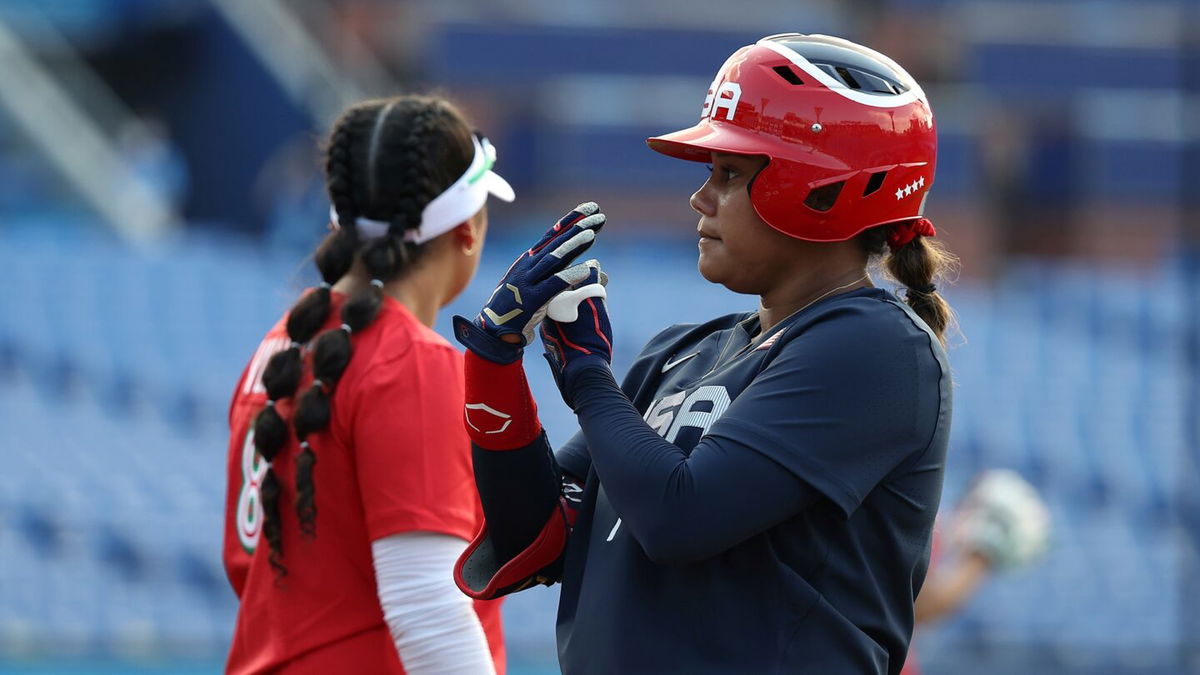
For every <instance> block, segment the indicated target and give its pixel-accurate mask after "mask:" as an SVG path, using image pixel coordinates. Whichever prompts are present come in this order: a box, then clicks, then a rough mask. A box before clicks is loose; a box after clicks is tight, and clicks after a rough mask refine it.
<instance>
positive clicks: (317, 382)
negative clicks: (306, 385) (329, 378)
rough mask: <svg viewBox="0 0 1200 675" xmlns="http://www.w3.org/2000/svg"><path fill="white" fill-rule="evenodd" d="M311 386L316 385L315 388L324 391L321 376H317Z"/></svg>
mask: <svg viewBox="0 0 1200 675" xmlns="http://www.w3.org/2000/svg"><path fill="white" fill-rule="evenodd" d="M312 386H314V387H316V388H317V389H320V390H321V391H325V382H324V381H322V380H321V378H319V377H318V378H317V379H315V380H313V382H312Z"/></svg>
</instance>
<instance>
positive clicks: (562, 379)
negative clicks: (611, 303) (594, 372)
mask: <svg viewBox="0 0 1200 675" xmlns="http://www.w3.org/2000/svg"><path fill="white" fill-rule="evenodd" d="M589 262H592V261H589ZM606 282H607V277H606V275H605V274H604V273H603V272H602V271H601V270H600V268H599V265H596V266H595V267H593V268H592V269H590V270H589V272H588V278H587V280H586V281H585V282H583V283H581V284H578V285H577V286H576V287H575V288H573V289H571V290H568V291H564V292H563V293H562V294H561V296H560V297H558V298H555V299H554V301H553V302H552V303H551V305H550V312H549V315H548V316H547V317H546V320H545V321H543V322H542V326H541V335H542V344H543V345H544V346H545V348H546V353H545V355H546V361H548V362H549V363H550V370H551V372H552V373H553V374H554V380H555V382H557V383H558V390H559V392H561V393H562V396H563V400H564V401H566V402H567V405H569V406H571V407H572V408H574V407H575V405H574V403H573V399H574V397H573V395H572V393H571V378H572V376H573V375H574V374H575V373H577V372H579V370H581V369H582V368H584V367H585V366H587V365H594V364H603V365H604V366H605V367H607V366H608V365H609V364H611V363H612V324H611V323H610V322H609V320H608V307H607V305H606V297H607V294H606V293H605V291H604V284H605V283H606Z"/></svg>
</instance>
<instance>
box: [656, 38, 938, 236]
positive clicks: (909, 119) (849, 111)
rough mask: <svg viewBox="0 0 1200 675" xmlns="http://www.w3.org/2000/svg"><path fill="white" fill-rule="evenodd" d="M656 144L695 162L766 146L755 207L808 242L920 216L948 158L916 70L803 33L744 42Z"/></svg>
mask: <svg viewBox="0 0 1200 675" xmlns="http://www.w3.org/2000/svg"><path fill="white" fill-rule="evenodd" d="M646 143H647V144H648V145H649V146H650V147H651V148H652V149H654V150H657V151H658V152H661V153H663V154H664V155H670V156H671V157H677V158H679V159H687V160H691V161H695V162H707V161H710V154H709V153H710V152H713V151H715V152H728V153H734V154H741V155H766V157H767V158H768V162H767V166H766V167H765V168H764V169H763V170H762V171H761V172H760V173H759V174H758V176H757V177H756V178H755V180H754V182H753V183H752V184H751V188H750V201H751V203H752V204H753V205H754V210H755V211H757V212H758V215H759V217H760V218H762V219H763V220H764V221H765V222H766V223H767V224H768V225H770V226H771V227H773V228H775V229H777V230H779V231H780V232H783V233H785V234H788V235H790V236H793V237H797V238H799V239H807V240H809V241H844V240H846V239H850V238H851V237H853V236H855V235H856V234H858V233H859V232H862V231H863V230H866V229H868V228H871V227H875V226H877V225H884V224H887V223H895V222H900V221H904V220H911V219H914V218H917V217H919V216H920V215H921V214H922V211H923V210H924V205H925V195H926V193H927V192H928V190H929V187H930V186H931V185H932V184H933V171H934V164H935V161H936V158H937V134H936V132H935V131H934V126H933V111H932V110H930V108H929V101H928V100H927V99H926V98H925V92H923V91H922V90H921V87H920V85H918V84H917V82H916V80H914V79H913V78H912V76H910V75H909V74H908V73H907V72H905V70H904V69H903V68H901V67H900V66H899V65H897V64H896V62H895V61H892V60H891V59H889V58H888V57H886V56H884V55H883V54H880V53H879V52H876V51H874V50H871V49H868V48H866V47H863V46H862V45H858V44H855V43H853V42H850V41H848V40H843V39H841V38H835V37H829V36H826V35H803V34H800V33H787V34H783V35H772V36H770V37H765V38H763V39H761V40H759V41H758V42H757V43H755V44H753V45H749V46H746V47H742V48H741V49H739V50H737V51H736V52H734V54H733V56H730V57H729V59H728V60H726V61H725V65H723V66H721V70H719V71H718V72H717V77H716V79H714V80H713V83H712V87H711V88H710V89H709V90H708V97H707V98H706V99H705V100H704V107H703V108H702V109H701V112H700V121H699V122H698V123H697V124H696V125H695V126H693V127H690V128H687V129H683V130H682V131H676V132H674V133H670V134H666V135H664V136H657V137H655V138H650V139H647V141H646Z"/></svg>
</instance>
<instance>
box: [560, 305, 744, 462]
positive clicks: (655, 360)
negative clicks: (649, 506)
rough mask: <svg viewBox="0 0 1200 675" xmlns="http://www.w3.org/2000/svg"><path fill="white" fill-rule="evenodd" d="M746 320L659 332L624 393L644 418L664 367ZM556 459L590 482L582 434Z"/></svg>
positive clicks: (633, 368) (629, 376) (637, 361)
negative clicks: (697, 343)
mask: <svg viewBox="0 0 1200 675" xmlns="http://www.w3.org/2000/svg"><path fill="white" fill-rule="evenodd" d="M743 318H745V315H738V314H731V315H728V316H723V317H720V318H718V319H715V320H713V321H710V322H708V323H705V324H675V325H673V326H668V327H667V328H665V329H663V330H661V331H659V332H658V334H657V335H655V336H654V337H652V338H650V340H649V341H647V342H646V346H644V347H642V351H641V352H640V353H639V354H638V355H637V358H635V359H634V360H633V363H632V364H631V365H630V366H629V370H628V371H627V372H626V373H625V377H624V378H623V379H622V380H621V391H622V392H624V393H625V397H626V398H628V399H629V401H630V402H632V403H633V405H634V407H635V408H637V409H638V412H640V413H642V414H645V412H646V408H647V407H648V406H649V405H650V402H651V399H652V398H653V397H654V392H655V390H656V385H657V383H658V378H659V376H661V375H662V367H663V364H665V363H666V362H667V361H668V360H669V359H671V358H672V357H673V356H676V355H677V352H679V351H681V350H684V349H686V347H687V345H688V344H690V343H691V342H692V341H693V340H694V339H695V336H697V335H701V336H702V335H706V334H708V333H709V332H710V331H712V330H714V329H716V328H718V327H722V326H724V325H726V324H732V323H735V322H737V321H739V320H741V319H743ZM554 455H555V459H556V460H558V464H559V467H561V468H562V470H563V471H564V472H566V473H568V474H571V475H572V476H575V477H576V478H578V479H579V480H584V479H586V478H587V475H588V470H589V469H591V466H592V458H591V455H590V454H589V453H588V444H587V438H585V437H584V435H583V432H582V431H580V432H576V433H575V435H574V436H572V437H571V438H570V439H569V440H568V441H567V442H566V443H564V444H563V445H561V446H559V448H558V450H556V451H555V453H554Z"/></svg>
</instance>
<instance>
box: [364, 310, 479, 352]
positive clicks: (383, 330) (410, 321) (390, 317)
mask: <svg viewBox="0 0 1200 675" xmlns="http://www.w3.org/2000/svg"><path fill="white" fill-rule="evenodd" d="M371 330H372V331H373V332H374V333H375V336H374V338H375V339H374V341H373V342H374V343H375V344H374V345H373V349H371V354H370V356H369V358H368V359H367V360H368V361H369V362H370V365H372V366H378V365H382V364H384V363H389V362H392V361H396V360H398V359H406V358H411V359H414V360H420V361H422V362H427V361H430V360H432V361H443V360H449V361H458V360H461V357H462V354H461V353H460V352H459V351H458V350H457V349H455V348H454V346H453V345H451V344H450V342H449V341H448V340H446V338H444V337H442V336H441V335H440V334H439V333H438V332H437V331H435V330H433V329H432V328H430V327H429V326H426V325H425V324H423V323H421V321H420V320H419V319H417V318H416V317H415V316H414V315H413V314H412V312H411V311H409V309H408V308H407V307H405V306H404V305H402V304H401V303H399V302H397V301H395V300H393V299H391V298H387V299H385V300H384V304H383V307H381V308H380V311H379V315H378V316H377V317H376V318H375V321H374V323H373V324H372V326H371ZM365 337H366V335H364V338H365Z"/></svg>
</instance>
